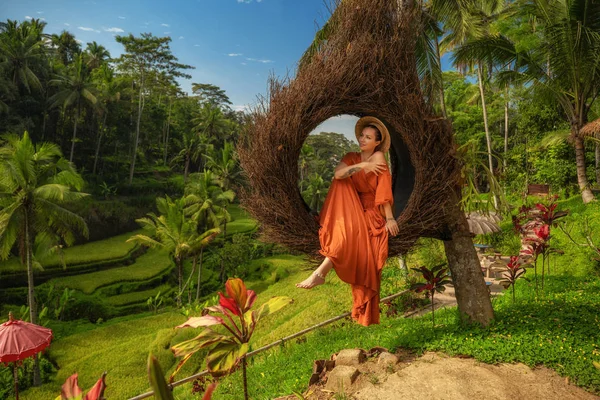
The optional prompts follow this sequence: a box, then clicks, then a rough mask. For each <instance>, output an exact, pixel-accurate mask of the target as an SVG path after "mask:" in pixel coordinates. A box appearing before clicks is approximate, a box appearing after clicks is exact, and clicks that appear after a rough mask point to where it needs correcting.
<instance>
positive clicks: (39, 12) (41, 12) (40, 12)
mask: <svg viewBox="0 0 600 400" xmlns="http://www.w3.org/2000/svg"><path fill="white" fill-rule="evenodd" d="M36 13H38V14H43V13H44V12H43V11H36Z"/></svg>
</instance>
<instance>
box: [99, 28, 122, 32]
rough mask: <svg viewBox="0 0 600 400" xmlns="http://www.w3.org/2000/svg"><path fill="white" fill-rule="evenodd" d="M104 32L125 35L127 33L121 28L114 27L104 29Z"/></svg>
mask: <svg viewBox="0 0 600 400" xmlns="http://www.w3.org/2000/svg"><path fill="white" fill-rule="evenodd" d="M102 29H103V30H104V32H112V33H123V32H125V31H124V30H123V29H121V28H116V27H112V28H102Z"/></svg>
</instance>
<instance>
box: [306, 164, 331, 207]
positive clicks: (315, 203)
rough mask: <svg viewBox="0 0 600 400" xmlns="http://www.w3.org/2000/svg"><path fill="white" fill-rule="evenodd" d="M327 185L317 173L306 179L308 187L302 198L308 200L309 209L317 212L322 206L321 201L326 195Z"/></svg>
mask: <svg viewBox="0 0 600 400" xmlns="http://www.w3.org/2000/svg"><path fill="white" fill-rule="evenodd" d="M327 189H328V188H327V184H326V182H325V181H324V180H323V177H321V175H319V174H317V173H313V174H311V175H310V176H309V178H308V187H307V188H306V190H305V191H304V193H303V194H304V198H305V199H308V202H309V205H310V208H311V209H312V210H315V211H316V212H319V210H320V209H321V206H322V205H323V204H322V203H323V199H324V198H325V194H326V193H327Z"/></svg>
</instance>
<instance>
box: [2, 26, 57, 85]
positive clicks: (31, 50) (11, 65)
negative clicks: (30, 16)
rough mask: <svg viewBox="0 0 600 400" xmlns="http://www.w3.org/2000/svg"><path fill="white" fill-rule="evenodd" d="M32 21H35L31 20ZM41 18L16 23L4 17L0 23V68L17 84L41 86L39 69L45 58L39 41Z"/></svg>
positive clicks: (41, 29)
mask: <svg viewBox="0 0 600 400" xmlns="http://www.w3.org/2000/svg"><path fill="white" fill-rule="evenodd" d="M34 22H35V23H34ZM44 26H45V23H44V22H37V20H36V21H32V22H31V23H27V22H23V23H22V24H18V23H17V22H16V21H11V20H8V22H7V23H5V24H3V26H2V27H0V70H2V71H5V73H6V75H7V76H10V77H11V78H10V79H11V81H12V83H13V84H14V85H15V86H17V87H24V88H25V89H26V90H27V92H28V93H31V89H32V88H33V89H36V90H41V89H42V84H41V82H40V71H39V70H40V69H41V67H42V64H43V62H44V61H45V59H46V50H45V48H44V44H43V42H42V31H43V29H44Z"/></svg>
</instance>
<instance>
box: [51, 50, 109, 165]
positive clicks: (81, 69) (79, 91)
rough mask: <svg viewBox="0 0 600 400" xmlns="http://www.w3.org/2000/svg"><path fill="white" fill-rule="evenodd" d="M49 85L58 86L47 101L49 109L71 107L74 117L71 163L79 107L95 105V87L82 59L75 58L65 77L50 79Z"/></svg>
mask: <svg viewBox="0 0 600 400" xmlns="http://www.w3.org/2000/svg"><path fill="white" fill-rule="evenodd" d="M50 84H51V85H53V86H58V88H59V91H58V93H56V94H55V95H54V96H52V97H51V98H50V99H49V101H50V103H51V107H53V108H54V107H64V108H69V107H73V110H74V112H75V117H74V118H73V137H72V138H71V153H70V155H69V161H71V162H72V161H73V154H74V152H75V141H76V140H77V124H78V122H79V117H80V115H81V106H82V105H84V104H85V103H86V102H87V103H89V104H91V105H95V104H96V102H97V98H96V95H95V92H96V90H95V87H94V85H93V83H92V82H91V80H90V77H89V73H88V71H87V68H86V66H85V63H84V62H83V57H82V56H81V55H78V56H76V57H75V60H74V61H73V64H72V65H71V66H69V68H67V71H66V74H65V75H59V76H58V77H57V78H55V79H52V80H51V81H50Z"/></svg>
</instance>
